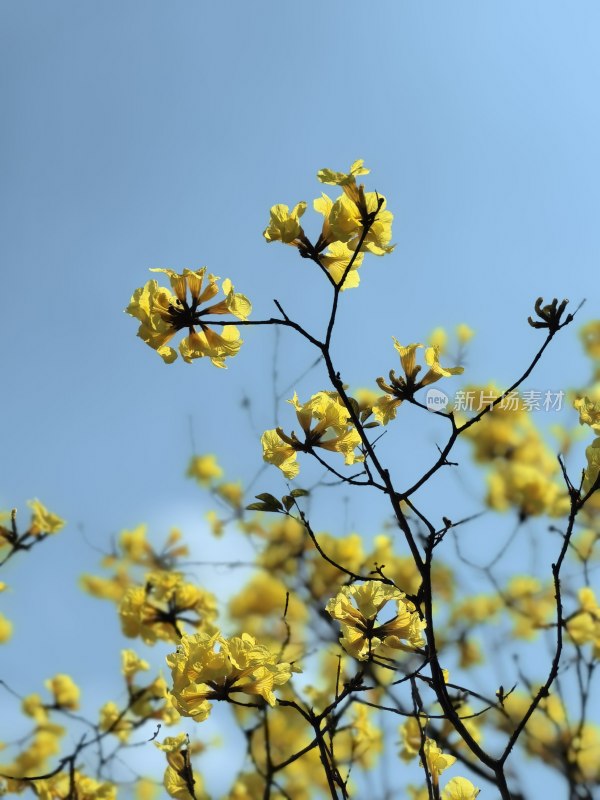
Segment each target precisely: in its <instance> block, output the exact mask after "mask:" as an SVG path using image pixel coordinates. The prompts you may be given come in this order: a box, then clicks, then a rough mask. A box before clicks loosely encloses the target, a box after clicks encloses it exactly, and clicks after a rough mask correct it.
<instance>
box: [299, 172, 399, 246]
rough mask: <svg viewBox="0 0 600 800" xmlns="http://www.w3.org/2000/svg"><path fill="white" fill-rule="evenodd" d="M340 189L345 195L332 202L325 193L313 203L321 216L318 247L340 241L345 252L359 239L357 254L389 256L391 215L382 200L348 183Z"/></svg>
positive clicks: (392, 216) (375, 194) (378, 196)
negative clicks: (359, 252) (343, 244)
mask: <svg viewBox="0 0 600 800" xmlns="http://www.w3.org/2000/svg"><path fill="white" fill-rule="evenodd" d="M342 188H343V189H344V192H345V194H342V195H341V196H340V197H338V198H337V200H335V201H333V200H332V199H331V198H330V197H329V196H328V195H326V194H322V195H321V197H319V198H317V199H316V200H315V201H314V208H315V211H318V212H319V213H320V214H322V215H323V217H324V219H323V229H322V232H321V235H320V237H319V243H318V247H322V248H324V247H325V246H326V245H330V246H331V245H332V244H333V243H334V242H341V243H345V244H346V246H347V248H348V250H350V251H354V250H356V249H357V248H358V245H359V243H360V242H361V239H362V244H361V246H360V250H361V251H368V252H369V253H372V254H373V255H376V256H383V255H386V254H388V253H391V252H392V250H393V249H394V245H391V244H390V240H391V238H392V222H393V220H394V215H393V214H392V213H391V211H387V209H386V200H385V197H382V196H381V195H378V194H377V192H366V193H365V192H364V191H363V189H364V187H363V186H362V185H361V186H360V187H357V186H356V184H351V183H348V184H345V185H344V186H343V187H342ZM367 226H368V230H367V233H366V234H364V229H365V227H367Z"/></svg>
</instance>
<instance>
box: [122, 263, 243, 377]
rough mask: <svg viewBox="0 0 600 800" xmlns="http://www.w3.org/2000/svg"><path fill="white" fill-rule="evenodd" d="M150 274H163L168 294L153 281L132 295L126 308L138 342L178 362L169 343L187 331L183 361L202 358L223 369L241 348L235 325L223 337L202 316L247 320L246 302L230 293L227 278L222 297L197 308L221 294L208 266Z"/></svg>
mask: <svg viewBox="0 0 600 800" xmlns="http://www.w3.org/2000/svg"><path fill="white" fill-rule="evenodd" d="M151 272H164V273H165V274H166V275H167V276H168V278H169V280H170V283H171V289H172V291H170V290H169V289H166V288H164V287H162V286H159V285H158V283H157V281H155V280H152V281H148V283H146V285H145V286H142V287H141V288H140V289H136V291H135V292H134V293H133V296H132V298H131V302H130V303H129V305H128V306H127V308H126V309H125V310H126V312H127V313H128V314H130V315H131V316H132V317H136V318H137V319H138V320H139V321H140V327H139V329H138V336H139V337H140V339H143V341H144V342H146V344H147V345H149V346H150V347H152V348H153V349H154V350H156V351H157V353H158V354H159V355H160V356H161V358H162V359H163V360H164V361H165V362H166V363H167V364H170V363H172V362H173V361H174V360H175V359H176V358H177V353H176V352H175V350H174V349H173V348H172V347H170V346H169V345H168V342H169V341H170V340H171V339H172V338H173V336H174V335H175V334H176V333H177V332H178V331H180V330H187V331H188V335H187V336H185V337H184V338H183V339H182V340H181V342H180V344H179V352H180V353H181V356H182V358H183V360H184V361H186V362H187V363H191V362H192V361H193V359H195V358H203V357H204V356H206V357H208V358H210V360H211V361H212V363H213V364H214V365H215V366H216V367H224V366H225V359H226V358H229V357H231V356H234V355H236V353H237V352H238V351H239V349H240V347H241V345H242V340H241V339H240V334H239V331H238V329H237V328H236V327H235V326H233V325H225V326H224V327H223V328H222V330H221V333H217V332H216V331H214V330H213V329H212V328H210V327H209V326H208V324H207V323H205V322H204V321H203V317H204V316H205V315H206V314H216V315H221V314H232V315H233V316H234V317H237V318H238V319H241V320H245V319H247V317H248V315H249V314H250V312H251V310H252V306H251V304H250V301H249V300H248V298H247V297H245V296H244V295H243V294H239V293H236V292H234V289H233V285H232V283H231V281H230V280H229V279H226V280H224V281H223V283H222V284H221V289H222V291H223V294H224V295H225V299H223V300H220V301H219V302H217V303H212V304H211V305H209V306H207V307H206V308H200V306H201V305H202V304H203V303H207V302H210V301H211V300H212V299H213V298H214V297H215V296H216V295H217V294H218V293H219V287H218V285H217V281H218V280H219V279H218V278H217V277H216V276H215V275H210V274H209V275H208V276H207V275H206V267H202V268H201V269H199V270H196V271H193V270H189V269H185V270H184V271H183V273H181V274H179V273H178V272H174V271H173V270H171V269H154V270H151ZM188 294H189V297H188ZM197 327H198V328H200V330H199V331H197V330H196V328H197Z"/></svg>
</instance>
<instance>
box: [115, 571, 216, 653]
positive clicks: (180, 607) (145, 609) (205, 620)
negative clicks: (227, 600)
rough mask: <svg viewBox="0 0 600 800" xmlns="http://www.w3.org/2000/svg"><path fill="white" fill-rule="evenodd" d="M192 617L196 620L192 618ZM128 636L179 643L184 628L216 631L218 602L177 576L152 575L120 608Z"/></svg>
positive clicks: (207, 592) (124, 599)
mask: <svg viewBox="0 0 600 800" xmlns="http://www.w3.org/2000/svg"><path fill="white" fill-rule="evenodd" d="M190 615H192V616H190ZM119 616H120V618H121V627H122V629H123V633H124V634H125V636H129V637H131V638H133V637H136V636H140V637H141V638H142V639H143V640H144V641H145V642H146V643H148V644H152V643H154V642H156V640H157V639H163V640H165V641H171V642H173V641H175V642H176V641H178V640H179V636H180V634H181V625H182V623H185V624H187V625H190V626H192V627H194V628H196V629H197V630H198V629H200V628H202V629H203V630H212V622H213V621H214V620H215V619H216V616H217V601H216V598H215V597H214V595H213V594H211V592H209V591H207V590H206V589H201V588H200V587H199V586H196V585H195V584H193V583H187V582H186V581H184V579H183V576H182V575H180V574H179V573H177V572H167V571H160V572H152V573H150V574H149V575H148V576H147V577H146V581H145V584H144V586H132V587H130V588H129V589H128V590H127V591H126V593H125V595H124V597H123V599H122V600H121V604H120V606H119Z"/></svg>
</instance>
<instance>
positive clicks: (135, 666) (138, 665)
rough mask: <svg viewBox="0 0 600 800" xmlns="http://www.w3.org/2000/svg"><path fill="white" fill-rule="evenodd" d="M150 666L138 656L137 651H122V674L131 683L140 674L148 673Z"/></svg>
mask: <svg viewBox="0 0 600 800" xmlns="http://www.w3.org/2000/svg"><path fill="white" fill-rule="evenodd" d="M149 669H150V664H148V662H147V661H146V660H145V659H143V658H140V657H139V656H138V654H137V653H136V652H135V650H121V672H122V673H123V675H124V676H125V678H126V679H127V681H130V680H131V679H132V678H133V677H134V675H136V674H137V673H138V672H142V671H147V670H149Z"/></svg>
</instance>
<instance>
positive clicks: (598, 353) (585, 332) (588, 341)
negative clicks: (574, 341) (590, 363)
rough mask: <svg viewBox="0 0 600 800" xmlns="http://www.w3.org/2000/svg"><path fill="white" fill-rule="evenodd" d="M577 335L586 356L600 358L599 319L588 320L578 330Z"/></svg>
mask: <svg viewBox="0 0 600 800" xmlns="http://www.w3.org/2000/svg"><path fill="white" fill-rule="evenodd" d="M579 335H580V337H581V341H582V342H583V346H584V348H585V351H586V353H587V354H588V356H590V358H593V359H600V320H594V321H593V322H588V323H587V325H584V326H583V328H582V329H581V330H580V331H579Z"/></svg>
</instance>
